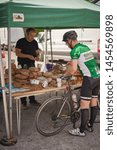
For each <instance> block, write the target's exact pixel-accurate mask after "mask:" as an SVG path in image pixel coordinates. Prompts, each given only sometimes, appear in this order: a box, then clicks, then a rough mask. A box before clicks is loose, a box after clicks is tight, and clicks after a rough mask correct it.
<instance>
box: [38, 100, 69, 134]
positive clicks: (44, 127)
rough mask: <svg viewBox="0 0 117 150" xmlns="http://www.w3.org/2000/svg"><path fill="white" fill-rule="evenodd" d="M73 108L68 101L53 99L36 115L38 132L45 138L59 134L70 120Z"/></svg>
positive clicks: (43, 105)
mask: <svg viewBox="0 0 117 150" xmlns="http://www.w3.org/2000/svg"><path fill="white" fill-rule="evenodd" d="M70 113H71V107H70V104H69V102H68V100H67V99H66V100H65V99H63V98H62V97H53V98H50V99H48V100H46V101H45V102H44V103H43V104H42V105H41V107H39V109H38V111H37V114H36V128H37V131H38V132H39V133H40V134H42V135H44V136H52V135H55V134H57V133H59V132H60V131H61V130H62V129H63V128H64V127H65V125H66V122H67V120H68V119H70Z"/></svg>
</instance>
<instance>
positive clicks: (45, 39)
mask: <svg viewBox="0 0 117 150" xmlns="http://www.w3.org/2000/svg"><path fill="white" fill-rule="evenodd" d="M44 32H45V38H44V41H45V46H44V50H45V55H44V63H45V64H46V63H47V60H46V58H47V29H45V30H44Z"/></svg>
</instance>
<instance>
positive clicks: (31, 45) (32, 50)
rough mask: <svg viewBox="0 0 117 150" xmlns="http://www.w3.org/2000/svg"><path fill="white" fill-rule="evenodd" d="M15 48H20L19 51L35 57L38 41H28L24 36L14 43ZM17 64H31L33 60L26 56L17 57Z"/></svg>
mask: <svg viewBox="0 0 117 150" xmlns="http://www.w3.org/2000/svg"><path fill="white" fill-rule="evenodd" d="M16 48H19V49H21V53H23V54H28V55H32V56H34V57H36V50H38V49H39V48H38V43H37V41H36V40H33V41H32V42H28V41H27V40H26V38H21V39H19V40H18V41H17V43H16ZM17 60H18V63H19V64H22V65H23V64H27V65H28V66H31V64H32V65H33V64H34V62H35V61H33V60H30V59H28V58H20V57H18V58H17Z"/></svg>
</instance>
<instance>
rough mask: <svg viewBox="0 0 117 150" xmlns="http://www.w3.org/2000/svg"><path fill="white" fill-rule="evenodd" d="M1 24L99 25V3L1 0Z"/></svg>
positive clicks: (68, 26)
mask: <svg viewBox="0 0 117 150" xmlns="http://www.w3.org/2000/svg"><path fill="white" fill-rule="evenodd" d="M18 17H19V18H18ZM0 27H40V28H81V27H82V28H99V27H100V12H99V6H97V5H94V4H92V3H89V2H87V1H85V0H72V1H70V0H54V1H53V0H33V1H32V0H9V1H8V0H1V1H0Z"/></svg>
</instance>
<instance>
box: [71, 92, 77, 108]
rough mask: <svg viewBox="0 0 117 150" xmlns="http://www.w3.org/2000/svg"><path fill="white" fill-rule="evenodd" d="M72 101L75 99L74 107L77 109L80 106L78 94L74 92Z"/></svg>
mask: <svg viewBox="0 0 117 150" xmlns="http://www.w3.org/2000/svg"><path fill="white" fill-rule="evenodd" d="M72 101H73V107H74V109H77V108H78V102H77V96H76V94H75V93H73V94H72Z"/></svg>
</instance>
